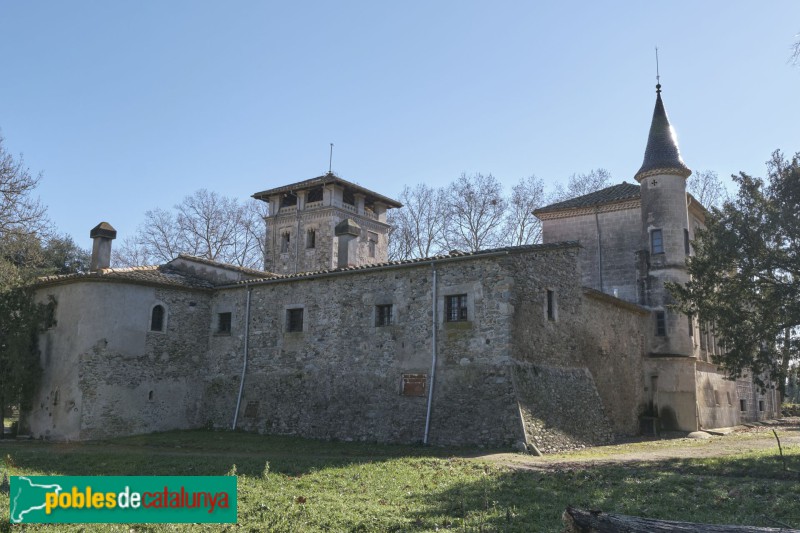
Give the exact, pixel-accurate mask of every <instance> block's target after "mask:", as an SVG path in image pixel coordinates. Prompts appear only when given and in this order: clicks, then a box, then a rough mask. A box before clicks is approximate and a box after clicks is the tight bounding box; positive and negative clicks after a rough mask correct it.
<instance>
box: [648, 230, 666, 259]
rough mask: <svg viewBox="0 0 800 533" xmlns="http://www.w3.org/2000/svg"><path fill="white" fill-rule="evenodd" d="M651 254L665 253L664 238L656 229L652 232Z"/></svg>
mask: <svg viewBox="0 0 800 533" xmlns="http://www.w3.org/2000/svg"><path fill="white" fill-rule="evenodd" d="M650 253H652V254H663V253H664V236H663V234H662V233H661V230H660V229H654V230H653V231H651V232H650Z"/></svg>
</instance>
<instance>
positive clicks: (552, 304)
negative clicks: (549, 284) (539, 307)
mask: <svg viewBox="0 0 800 533" xmlns="http://www.w3.org/2000/svg"><path fill="white" fill-rule="evenodd" d="M555 319H556V293H555V292H554V291H551V290H550V289H548V290H547V320H555Z"/></svg>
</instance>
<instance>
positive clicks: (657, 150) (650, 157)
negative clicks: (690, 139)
mask: <svg viewBox="0 0 800 533" xmlns="http://www.w3.org/2000/svg"><path fill="white" fill-rule="evenodd" d="M691 173H692V171H691V170H690V169H689V167H687V166H686V163H684V162H683V159H681V152H680V150H679V149H678V139H677V137H676V135H675V130H674V129H672V126H671V125H670V123H669V119H668V118H667V110H666V109H664V102H663V101H662V100H661V84H658V85H656V107H655V109H654V110H653V121H652V122H651V123H650V135H649V136H648V138H647V148H646V149H645V151H644V162H643V163H642V168H640V169H639V172H637V173H636V181H641V180H643V179H644V178H646V177H648V176H653V175H655V174H677V175H679V176H683V177H689V175H690V174H691Z"/></svg>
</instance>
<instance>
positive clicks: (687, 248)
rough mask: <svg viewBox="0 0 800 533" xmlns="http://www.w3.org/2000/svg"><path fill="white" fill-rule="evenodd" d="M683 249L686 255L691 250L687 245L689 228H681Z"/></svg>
mask: <svg viewBox="0 0 800 533" xmlns="http://www.w3.org/2000/svg"><path fill="white" fill-rule="evenodd" d="M683 251H684V252H686V255H689V254H690V253H691V252H692V248H691V246H689V230H688V229H684V230H683Z"/></svg>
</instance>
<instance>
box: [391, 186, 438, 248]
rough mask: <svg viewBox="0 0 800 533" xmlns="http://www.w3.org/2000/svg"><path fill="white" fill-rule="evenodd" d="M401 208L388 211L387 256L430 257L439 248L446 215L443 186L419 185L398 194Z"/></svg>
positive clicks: (406, 188)
mask: <svg viewBox="0 0 800 533" xmlns="http://www.w3.org/2000/svg"><path fill="white" fill-rule="evenodd" d="M399 200H400V202H401V203H402V204H403V207H402V208H401V209H392V210H390V211H389V214H388V216H389V220H388V222H389V224H391V225H392V230H391V234H390V236H389V259H391V260H396V259H410V258H419V257H430V256H432V255H436V254H438V253H440V252H441V251H442V247H443V246H444V232H445V228H446V222H447V216H446V213H444V212H443V208H444V206H445V205H446V203H447V202H446V199H445V194H444V191H443V190H442V189H434V188H432V187H429V186H427V185H425V184H419V185H417V186H416V187H414V188H413V189H412V188H410V187H405V188H404V189H403V191H402V192H401V193H400V198H399Z"/></svg>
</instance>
